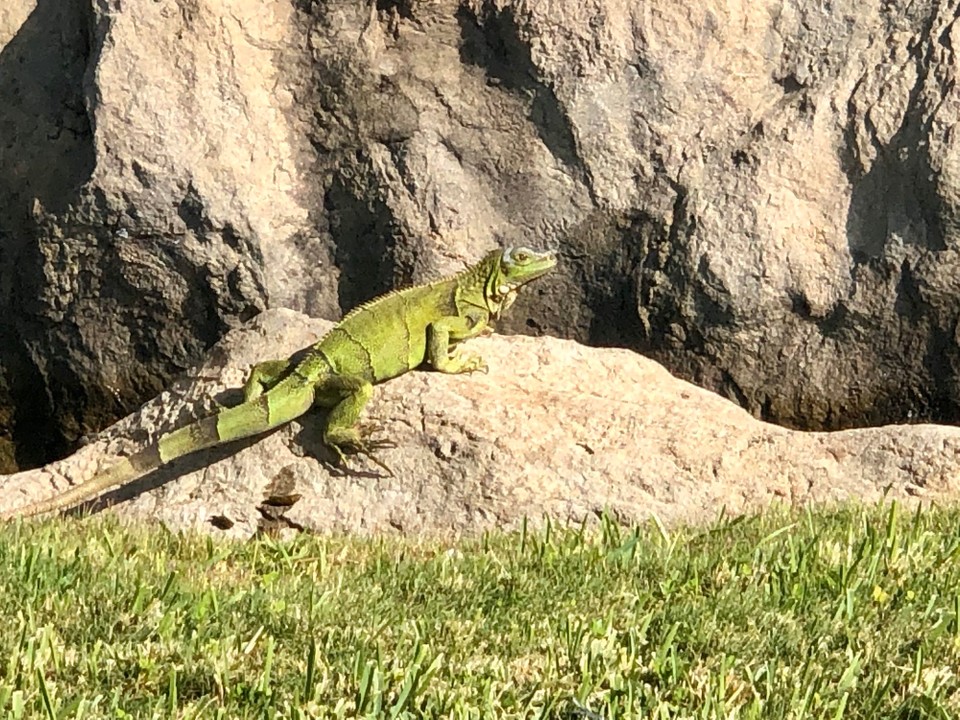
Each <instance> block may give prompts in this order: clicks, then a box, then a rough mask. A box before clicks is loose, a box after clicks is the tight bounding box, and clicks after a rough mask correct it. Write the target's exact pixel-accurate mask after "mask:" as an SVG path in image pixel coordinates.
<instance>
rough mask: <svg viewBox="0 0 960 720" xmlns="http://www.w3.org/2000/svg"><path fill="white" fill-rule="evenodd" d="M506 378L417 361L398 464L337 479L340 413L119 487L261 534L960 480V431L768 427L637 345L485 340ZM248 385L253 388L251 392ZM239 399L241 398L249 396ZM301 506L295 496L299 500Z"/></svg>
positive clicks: (281, 345)
mask: <svg viewBox="0 0 960 720" xmlns="http://www.w3.org/2000/svg"><path fill="white" fill-rule="evenodd" d="M327 326H328V324H327V323H325V322H323V321H317V320H311V319H308V318H306V317H304V316H302V315H299V314H297V313H295V312H292V311H288V310H278V311H270V312H268V313H266V314H264V315H262V316H260V317H259V318H258V319H257V320H256V321H255V322H253V323H251V324H250V326H249V327H248V328H245V329H242V330H235V331H233V332H231V333H230V334H228V335H227V337H226V338H225V339H224V341H223V342H221V343H220V344H219V345H218V346H217V347H216V348H214V350H213V352H212V353H211V355H210V358H209V359H208V361H207V363H206V364H205V365H204V366H203V367H201V368H200V370H199V371H198V373H197V376H198V377H199V378H205V377H210V378H220V377H222V378H224V379H225V380H227V382H230V383H232V384H239V383H240V382H241V381H242V377H243V374H244V372H243V370H244V366H246V365H248V364H249V363H252V362H255V361H257V360H260V359H262V358H264V357H267V356H269V355H270V354H271V353H279V352H281V351H283V352H287V351H292V350H294V349H296V348H297V347H300V346H302V345H306V344H308V343H310V342H312V341H313V340H314V339H315V338H316V337H317V336H318V335H319V334H321V333H322V332H323V330H325V329H326V327H327ZM471 347H472V349H473V350H476V351H478V352H480V353H482V354H483V356H484V357H485V358H486V359H487V361H488V362H489V364H490V373H489V374H487V375H483V374H474V375H469V376H468V375H460V376H450V375H443V374H440V373H430V372H415V373H409V374H407V375H405V376H402V377H401V378H398V379H397V380H394V381H391V382H388V383H385V384H383V385H381V386H379V387H378V388H377V390H376V392H375V396H374V400H373V402H372V403H371V405H370V407H369V412H368V418H367V419H368V420H369V421H370V422H373V423H374V424H375V426H376V427H377V428H379V433H378V434H379V436H380V437H383V438H389V439H391V440H393V441H395V442H396V448H393V449H389V450H382V451H380V452H379V453H378V456H379V457H380V458H381V459H382V460H384V461H385V462H386V463H387V464H389V465H390V466H391V468H392V469H393V471H394V472H395V474H396V476H395V477H383V476H380V475H378V474H379V473H380V471H379V470H378V469H377V468H376V466H372V465H366V464H365V463H363V462H358V464H357V465H355V467H354V472H351V473H348V474H340V473H331V472H330V471H329V470H328V469H327V468H326V467H325V466H324V463H323V460H324V459H327V458H328V457H329V456H328V455H327V451H326V450H325V449H324V448H323V446H322V445H321V444H320V443H319V442H318V438H319V433H320V430H321V427H322V426H321V424H320V421H321V420H322V414H320V413H318V415H317V416H316V417H314V416H307V417H306V418H305V420H304V422H303V423H296V424H294V425H291V426H289V427H287V428H283V429H280V430H278V431H277V432H274V433H273V434H271V435H269V436H268V437H266V438H264V439H262V440H259V441H256V442H253V441H251V442H245V443H241V444H240V445H241V446H242V447H239V448H238V447H236V446H235V447H231V448H220V449H216V450H214V451H207V452H203V453H198V454H196V455H194V456H191V457H188V458H184V459H182V460H181V461H178V462H176V463H174V464H172V465H170V466H168V467H167V468H164V469H162V470H160V471H158V472H156V473H154V474H152V475H150V476H147V477H146V478H144V479H142V480H141V481H138V482H135V483H133V484H132V485H130V486H127V487H124V488H121V489H119V490H117V491H115V492H112V493H110V494H108V495H107V496H105V498H104V499H102V500H101V501H100V502H98V503H94V506H95V507H100V506H102V505H103V504H105V503H109V502H122V504H121V505H120V511H121V512H122V513H123V514H124V515H126V516H129V517H135V518H151V519H159V520H161V521H162V522H164V523H166V524H168V525H170V526H172V527H175V528H182V527H189V528H195V529H201V530H207V531H210V532H227V533H229V534H230V535H232V536H237V537H244V536H249V535H250V534H251V533H253V532H255V531H256V530H257V529H258V528H261V527H273V528H276V527H277V526H279V527H281V528H282V527H295V528H305V529H308V530H314V531H321V532H351V533H393V532H399V533H410V534H441V535H447V534H454V535H455V534H462V533H474V532H479V531H482V530H484V529H488V528H494V527H496V528H515V527H517V526H518V525H519V523H521V522H522V521H523V518H524V517H527V518H529V519H530V520H531V521H532V522H533V523H534V524H536V523H538V522H540V521H542V519H543V518H544V517H547V516H548V517H550V518H551V519H553V520H555V521H557V520H558V521H561V522H573V523H579V522H581V521H583V520H588V521H589V520H593V519H595V518H596V517H597V516H598V515H599V514H600V513H601V512H603V511H604V510H607V511H609V512H611V513H612V514H613V515H614V516H615V517H617V518H619V519H621V520H623V521H625V522H636V521H639V520H641V519H643V518H646V517H649V516H650V515H652V514H656V515H657V517H658V518H660V520H661V521H663V522H665V523H675V522H679V521H693V522H696V521H702V520H707V519H710V518H713V517H716V516H717V515H718V513H719V512H720V511H721V509H722V508H723V509H725V511H726V512H727V513H729V514H733V515H736V514H739V513H742V512H744V511H748V510H753V509H758V508H761V507H764V506H767V505H769V504H771V503H784V504H789V505H800V504H806V503H831V502H836V501H841V500H844V499H862V500H864V501H868V502H869V501H874V500H878V499H880V498H881V497H887V498H895V499H904V500H908V501H909V500H913V499H916V498H926V499H930V500H937V499H944V498H948V497H950V496H952V495H955V493H956V492H957V491H958V489H960V479H958V478H960V429H956V428H947V427H938V426H933V425H912V426H903V425H901V426H890V427H882V428H874V429H863V430H847V431H841V432H832V433H805V432H799V431H791V430H786V429H783V428H780V427H777V426H773V425H769V424H766V423H763V422H761V421H758V420H756V419H754V418H753V417H751V416H750V415H749V414H748V413H747V412H746V411H744V410H742V409H741V408H739V407H737V406H736V405H734V404H733V403H731V402H729V401H728V400H725V399H723V398H720V397H719V396H717V395H715V394H713V393H711V392H708V391H706V390H702V389H700V388H698V387H696V386H693V385H690V384H689V383H687V382H684V381H682V380H678V379H676V378H673V377H672V376H671V375H670V374H669V373H667V371H666V370H664V368H663V367H661V366H660V365H658V364H657V363H656V362H654V361H652V360H648V359H645V358H643V357H641V356H639V355H636V354H635V353H632V352H630V351H628V350H616V349H595V348H587V347H584V346H583V345H580V344H577V343H575V342H572V341H569V340H558V339H555V338H536V339H534V338H524V337H513V338H504V337H498V336H492V337H489V338H482V339H477V340H473V341H471ZM220 387H222V386H219V385H216V381H213V382H212V383H211V382H209V381H208V382H197V381H183V382H181V383H179V384H178V385H177V386H176V387H175V388H174V389H173V390H172V391H171V392H169V393H165V394H164V395H163V396H161V397H160V398H158V399H157V400H156V401H153V402H151V403H148V404H147V405H146V406H145V407H144V408H143V409H142V410H141V411H140V413H139V414H138V415H135V416H131V417H130V418H128V419H127V420H125V421H124V422H123V423H120V424H118V425H117V426H116V427H115V428H113V429H112V430H111V431H110V433H108V435H109V436H110V438H105V439H103V440H102V441H99V442H97V443H95V444H92V445H90V446H88V447H86V448H83V449H82V450H81V451H80V452H78V453H77V454H76V455H75V456H73V457H71V458H68V459H67V460H65V461H62V462H58V463H54V464H53V465H51V466H49V467H47V468H44V469H40V470H32V471H27V472H24V473H20V474H17V475H13V476H8V477H6V478H4V479H3V480H2V481H0V508H3V509H5V508H8V507H12V506H15V505H19V504H22V503H25V502H27V501H30V500H35V499H38V498H39V497H40V496H46V495H48V494H50V493H51V491H52V486H56V487H57V488H63V487H64V486H65V485H66V484H67V482H68V481H69V482H79V481H81V480H82V479H84V478H86V477H88V476H89V474H90V473H91V472H92V471H93V470H94V468H95V467H96V466H97V465H98V464H99V463H101V462H109V455H108V454H109V453H114V452H116V451H117V450H118V449H119V448H121V447H125V448H126V449H129V448H130V447H131V443H129V442H127V441H124V440H121V439H120V438H123V437H126V438H128V439H130V438H133V439H136V440H140V441H142V440H144V439H145V438H146V437H147V436H149V434H150V433H152V432H155V431H157V430H159V429H164V428H167V427H169V425H170V423H173V422H177V421H179V422H183V421H185V420H186V418H188V417H190V416H191V415H193V414H194V413H197V412H200V409H199V408H200V407H202V406H204V405H205V404H206V405H208V404H209V403H204V402H203V399H204V398H206V399H209V398H210V397H211V393H217V392H219V388H220ZM234 395H235V392H234ZM220 399H222V400H223V401H225V402H227V401H229V400H230V393H229V392H228V393H226V394H225V395H223V396H222V397H221V398H220ZM291 503H292V504H291Z"/></svg>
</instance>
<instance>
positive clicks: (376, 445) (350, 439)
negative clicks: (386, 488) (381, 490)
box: [324, 427, 397, 477]
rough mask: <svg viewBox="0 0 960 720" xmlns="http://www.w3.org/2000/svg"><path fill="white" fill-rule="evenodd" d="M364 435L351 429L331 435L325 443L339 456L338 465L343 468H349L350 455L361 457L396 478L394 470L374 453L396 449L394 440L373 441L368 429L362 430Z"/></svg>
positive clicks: (325, 439)
mask: <svg viewBox="0 0 960 720" xmlns="http://www.w3.org/2000/svg"><path fill="white" fill-rule="evenodd" d="M362 430H363V434H362V435H361V432H360V430H358V429H357V428H351V429H350V430H349V431H341V432H339V433H336V436H332V435H330V434H328V435H327V437H325V438H324V442H325V443H326V445H327V447H329V448H330V449H331V450H333V452H334V453H335V454H336V456H337V460H338V463H337V464H338V465H339V466H340V467H342V468H349V467H350V463H349V462H348V461H347V456H348V455H360V456H362V457H365V458H367V459H368V460H370V462H372V463H373V464H374V465H377V466H378V467H380V468H381V469H382V470H383V471H384V472H386V473H387V475H388V476H389V477H395V475H394V474H393V470H391V469H390V468H389V466H387V465H386V463H384V462H383V461H382V460H380V459H379V458H378V457H377V456H376V455H374V452H375V451H376V450H384V449H388V448H395V447H396V446H397V444H396V443H395V442H393V440H371V439H369V438H368V437H366V435H367V434H368V433H369V430H368V428H367V427H364V428H362Z"/></svg>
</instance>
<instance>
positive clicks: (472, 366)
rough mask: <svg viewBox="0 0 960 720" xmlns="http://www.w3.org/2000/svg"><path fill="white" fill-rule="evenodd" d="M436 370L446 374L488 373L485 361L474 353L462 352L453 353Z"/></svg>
mask: <svg viewBox="0 0 960 720" xmlns="http://www.w3.org/2000/svg"><path fill="white" fill-rule="evenodd" d="M437 369H438V370H440V371H441V372H446V373H457V374H459V373H472V372H482V373H486V372H488V371H489V368H488V367H487V363H486V361H484V359H483V358H482V357H480V356H479V355H477V354H476V353H472V352H465V351H463V350H460V351H457V352H454V353H452V354H451V355H450V357H449V358H448V359H447V361H446V362H445V363H443V364H442V367H438V368H437Z"/></svg>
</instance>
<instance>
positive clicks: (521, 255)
mask: <svg viewBox="0 0 960 720" xmlns="http://www.w3.org/2000/svg"><path fill="white" fill-rule="evenodd" d="M513 259H514V260H516V261H517V262H518V263H525V262H526V261H527V260H529V259H530V256H529V255H527V254H526V253H525V252H523V250H521V251H519V252H515V253H514V254H513Z"/></svg>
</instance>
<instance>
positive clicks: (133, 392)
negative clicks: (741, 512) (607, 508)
mask: <svg viewBox="0 0 960 720" xmlns="http://www.w3.org/2000/svg"><path fill="white" fill-rule="evenodd" d="M956 16H957V2H956V0H949V1H947V2H933V0H916V1H915V2H910V3H890V2H883V1H882V0H866V1H865V2H864V1H863V0H834V1H833V2H830V3H826V4H825V3H824V2H822V0H791V1H790V2H787V3H783V2H772V1H770V2H759V3H757V2H752V1H749V2H748V1H747V0H725V2H723V3H719V2H712V1H710V0H708V1H707V2H701V1H700V0H696V2H694V1H693V0H679V1H678V0H650V1H649V2H643V3H636V2H625V1H624V0H587V1H585V2H577V3H570V2H563V1H561V0H548V1H546V2H538V3H520V2H507V1H506V0H432V1H431V2H420V1H419V0H382V1H379V2H376V3H371V2H368V1H367V0H343V1H342V2H336V3H320V2H294V1H293V0H193V1H191V2H189V3H167V2H130V3H121V4H117V3H107V2H98V3H90V2H82V1H81V0H5V2H4V3H3V7H2V8H0V100H2V102H0V137H2V139H3V142H2V143H0V170H2V172H0V462H3V460H4V458H6V459H7V461H8V462H7V464H8V465H13V464H17V465H19V466H28V465H31V464H34V463H37V462H39V461H40V460H41V459H44V458H49V457H51V456H54V455H56V454H58V453H62V452H63V451H65V449H66V448H68V447H69V446H70V445H71V443H72V442H73V441H74V440H75V439H76V438H77V437H79V436H80V435H82V434H84V433H85V432H88V431H89V430H90V429H92V428H97V427H101V426H102V425H103V424H105V421H106V420H107V419H108V418H111V417H117V416H119V415H123V414H125V412H126V411H127V410H129V409H130V408H132V407H134V406H136V405H138V404H139V402H140V401H142V400H144V399H147V398H148V397H152V396H153V395H154V394H156V392H158V391H159V390H160V389H161V388H163V387H166V385H167V383H168V380H169V379H170V378H171V377H172V376H175V375H177V374H178V373H180V372H182V371H183V370H185V369H186V368H187V367H190V366H191V365H193V364H195V363H196V362H197V361H198V359H199V357H200V355H201V353H202V351H203V350H204V349H205V348H207V347H209V346H210V345H211V344H212V343H213V342H215V341H216V340H217V339H218V338H219V337H221V336H222V335H223V333H224V332H226V331H227V330H228V329H230V328H231V327H235V326H237V325H238V324H239V323H241V322H242V321H243V320H245V319H247V318H248V317H250V316H252V315H253V314H255V313H256V312H258V311H259V310H261V309H262V308H264V307H266V306H268V305H272V306H287V307H291V308H294V309H297V310H301V311H305V312H308V313H310V314H312V315H320V316H323V317H329V318H332V317H335V316H336V315H338V314H339V313H340V312H341V311H342V310H343V309H346V308H349V307H352V306H353V305H355V304H356V303H357V302H360V301H362V300H365V299H367V298H369V297H371V296H373V295H375V294H377V293H378V292H380V291H382V290H385V289H386V288H387V287H389V286H393V285H395V284H398V283H401V282H407V281H411V280H416V279H421V278H423V277H425V276H427V275H433V274H436V273H438V272H447V271H450V270H453V269H455V268H457V267H459V266H460V263H461V262H462V261H463V260H473V259H475V258H477V257H478V256H479V255H480V254H481V253H482V251H483V250H485V249H487V248H488V247H490V246H491V245H492V244H493V242H494V241H500V242H516V241H522V242H528V243H530V244H536V245H544V244H550V245H558V246H559V247H560V248H561V252H562V255H563V266H562V268H561V270H560V271H558V273H557V274H556V275H555V276H554V277H553V278H552V279H551V280H550V281H548V283H549V284H547V285H544V286H543V288H542V290H541V291H540V294H539V295H534V296H529V297H528V302H529V304H528V305H527V306H526V309H525V311H524V310H520V309H518V311H516V312H514V313H513V314H512V315H511V317H510V318H509V320H508V323H507V325H506V326H505V327H506V329H508V330H511V331H527V332H532V333H534V334H537V333H541V332H546V333H548V334H552V335H557V336H562V337H570V338H576V339H579V340H581V341H585V342H590V343H593V344H601V345H622V346H628V347H633V348H637V349H641V350H643V351H644V352H647V353H648V354H650V355H652V356H653V357H655V358H656V359H658V360H659V361H661V362H662V363H664V364H665V365H666V366H667V367H669V368H670V369H671V370H672V371H674V372H675V373H677V374H680V375H682V376H684V377H687V378H691V379H694V380H695V381H697V382H698V383H700V384H702V385H703V386H705V387H707V388H711V389H714V390H717V391H718V392H720V393H721V394H723V395H724V396H727V397H730V398H732V399H734V400H735V401H736V402H738V403H739V404H740V405H741V406H743V407H745V408H746V409H747V410H749V411H750V412H751V413H752V414H754V415H758V416H762V417H764V418H766V419H769V420H773V421H776V422H780V423H785V424H788V425H793V426H801V427H810V428H833V427H842V426H849V425H863V424H869V423H881V422H889V421H892V420H897V419H900V420H903V419H905V418H908V417H912V418H914V419H930V418H935V419H939V420H953V419H957V418H958V417H960V383H958V381H957V377H958V372H957V371H958V366H960V343H958V340H957V338H958V336H960V329H958V328H960V267H958V266H960V249H958V239H957V238H958V235H957V231H958V208H960V140H958V137H960V135H958V133H956V132H954V129H955V127H956V124H957V120H958V115H960V84H958V83H957V82H956V80H957V68H958V62H960V60H958V57H957V54H956V50H955V48H957V47H960V24H958V23H957V22H956ZM131 359H132V361H131ZM14 460H15V461H16V463H14Z"/></svg>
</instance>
